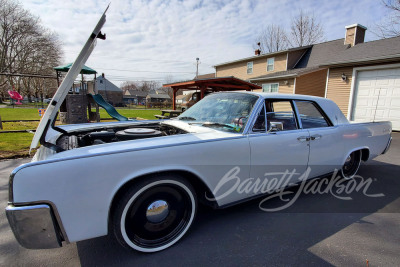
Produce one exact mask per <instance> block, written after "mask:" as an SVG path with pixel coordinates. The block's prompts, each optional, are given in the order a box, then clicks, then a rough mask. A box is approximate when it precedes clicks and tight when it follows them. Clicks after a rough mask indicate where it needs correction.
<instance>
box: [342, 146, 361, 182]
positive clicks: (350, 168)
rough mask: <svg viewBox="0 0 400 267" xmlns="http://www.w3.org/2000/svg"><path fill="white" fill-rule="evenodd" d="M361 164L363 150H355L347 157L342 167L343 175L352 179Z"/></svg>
mask: <svg viewBox="0 0 400 267" xmlns="http://www.w3.org/2000/svg"><path fill="white" fill-rule="evenodd" d="M360 164H361V150H357V151H354V152H352V153H350V155H349V156H348V157H347V158H346V161H345V162H344V164H343V167H342V176H343V178H345V179H351V178H353V177H354V175H356V173H357V171H358V169H359V168H360Z"/></svg>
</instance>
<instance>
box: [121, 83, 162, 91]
mask: <svg viewBox="0 0 400 267" xmlns="http://www.w3.org/2000/svg"><path fill="white" fill-rule="evenodd" d="M159 88H160V83H158V82H156V81H140V82H139V81H125V82H123V83H122V84H121V89H122V90H123V91H124V93H125V91H126V90H136V91H144V92H149V91H155V90H157V89H159Z"/></svg>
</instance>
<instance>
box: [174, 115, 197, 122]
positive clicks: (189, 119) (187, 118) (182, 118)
mask: <svg viewBox="0 0 400 267" xmlns="http://www.w3.org/2000/svg"><path fill="white" fill-rule="evenodd" d="M178 119H179V120H185V121H195V120H196V119H195V118H193V117H185V116H183V117H178Z"/></svg>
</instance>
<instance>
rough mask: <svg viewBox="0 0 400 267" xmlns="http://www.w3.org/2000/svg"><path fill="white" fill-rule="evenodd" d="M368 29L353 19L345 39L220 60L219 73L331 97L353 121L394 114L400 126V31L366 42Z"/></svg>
mask: <svg viewBox="0 0 400 267" xmlns="http://www.w3.org/2000/svg"><path fill="white" fill-rule="evenodd" d="M365 31H366V28H365V27H364V26H362V25H359V24H354V25H350V26H346V33H345V38H344V39H338V40H333V41H328V42H324V43H319V44H315V45H310V46H305V47H297V48H292V49H288V50H284V51H278V52H274V53H269V54H261V55H256V56H252V57H248V58H243V59H240V60H235V61H231V62H226V63H222V64H218V65H216V66H214V67H215V70H216V77H225V76H235V77H238V78H240V79H243V80H247V81H250V82H252V83H256V84H258V85H261V86H262V88H263V89H262V91H264V92H278V93H289V94H306V95H314V96H320V97H327V98H330V99H332V100H334V101H335V102H336V103H337V104H338V105H339V107H340V108H341V110H342V111H343V113H344V114H345V115H346V116H347V117H348V119H350V120H352V121H374V120H390V121H392V123H393V129H394V130H400V37H395V38H388V39H381V40H376V41H371V42H365V43H364V36H365Z"/></svg>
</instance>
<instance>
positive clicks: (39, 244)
mask: <svg viewBox="0 0 400 267" xmlns="http://www.w3.org/2000/svg"><path fill="white" fill-rule="evenodd" d="M6 214H7V219H8V222H9V224H10V226H11V229H12V231H13V233H14V235H15V238H16V239H17V240H18V243H19V244H20V245H21V246H23V247H24V248H29V249H47V248H58V247H61V237H60V232H59V231H58V227H57V224H56V220H55V218H54V216H53V213H52V211H51V207H50V206H49V205H46V204H40V205H34V206H22V207H15V206H13V205H8V206H7V208H6Z"/></svg>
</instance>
